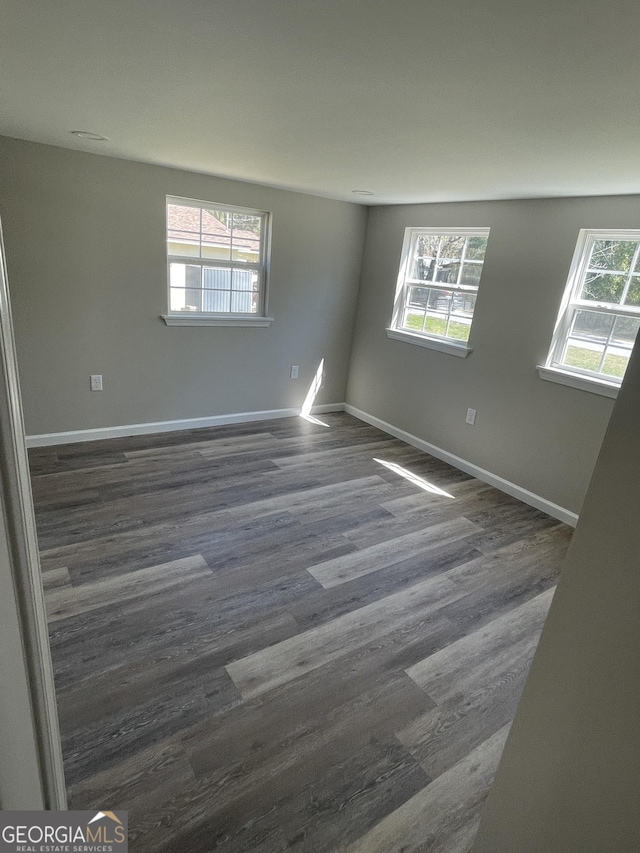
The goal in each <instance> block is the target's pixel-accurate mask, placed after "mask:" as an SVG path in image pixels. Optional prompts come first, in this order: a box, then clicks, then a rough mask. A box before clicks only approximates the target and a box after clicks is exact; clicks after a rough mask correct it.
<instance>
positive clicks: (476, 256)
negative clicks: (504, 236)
mask: <svg viewBox="0 0 640 853" xmlns="http://www.w3.org/2000/svg"><path fill="white" fill-rule="evenodd" d="M487 242H488V241H487V238H486V237H468V238H467V251H466V252H465V258H466V259H467V260H470V261H484V253H485V251H486V249H487Z"/></svg>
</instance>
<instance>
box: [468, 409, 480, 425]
mask: <svg viewBox="0 0 640 853" xmlns="http://www.w3.org/2000/svg"><path fill="white" fill-rule="evenodd" d="M477 414H478V413H477V412H476V410H475V409H467V423H468V424H470V425H471V426H473V425H474V424H475V422H476V415H477Z"/></svg>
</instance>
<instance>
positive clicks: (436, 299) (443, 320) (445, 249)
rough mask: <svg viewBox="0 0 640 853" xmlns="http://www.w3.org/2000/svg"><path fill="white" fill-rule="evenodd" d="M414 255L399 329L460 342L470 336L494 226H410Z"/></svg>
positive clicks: (404, 288) (409, 262)
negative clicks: (464, 228) (447, 230)
mask: <svg viewBox="0 0 640 853" xmlns="http://www.w3.org/2000/svg"><path fill="white" fill-rule="evenodd" d="M408 231H409V232H410V236H409V239H410V246H409V257H408V259H407V264H406V270H407V273H406V276H405V279H404V282H403V286H402V291H401V293H400V297H399V298H400V300H401V305H400V306H398V305H397V306H396V312H397V319H396V325H395V328H396V329H404V330H406V331H409V332H413V333H416V332H417V333H419V334H422V335H424V336H428V337H438V338H444V339H449V340H452V341H457V342H465V341H467V340H468V339H469V331H470V329H471V321H472V319H473V312H474V310H475V305H476V295H477V291H478V285H479V283H480V276H481V274H482V265H483V263H484V254H485V250H486V248H487V240H488V229H474V230H473V231H452V232H450V233H446V234H445V233H441V232H435V231H429V230H428V229H408Z"/></svg>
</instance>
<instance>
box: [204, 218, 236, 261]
mask: <svg viewBox="0 0 640 853" xmlns="http://www.w3.org/2000/svg"><path fill="white" fill-rule="evenodd" d="M202 257H203V258H212V259H213V258H215V259H216V260H219V261H228V260H229V259H230V258H231V214H230V213H227V212H226V211H224V210H209V209H207V208H204V209H203V211H202Z"/></svg>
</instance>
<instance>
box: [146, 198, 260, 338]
mask: <svg viewBox="0 0 640 853" xmlns="http://www.w3.org/2000/svg"><path fill="white" fill-rule="evenodd" d="M170 204H176V205H180V206H183V207H193V208H196V209H198V210H202V209H204V208H208V209H210V208H214V209H215V210H223V211H226V212H228V213H242V214H246V215H249V216H259V217H260V219H261V220H262V225H261V228H260V260H259V261H258V262H256V263H252V262H249V261H234V260H232V259H229V260H227V259H220V260H218V259H215V258H202V257H200V256H199V254H198V255H195V254H194V255H193V256H189V255H170V254H169V239H168V237H169V221H168V210H169V205H170ZM165 246H166V252H167V306H168V311H167V314H163V315H161V316H162V319H163V320H164V322H165V323H166V324H167V326H253V327H265V326H269V325H270V324H271V323H272V322H273V317H269V316H267V306H268V279H269V260H270V253H271V214H270V213H269V211H266V210H255V209H253V208H249V207H237V206H235V205H231V204H220V203H218V202H212V201H202V200H198V199H190V198H182V197H180V196H167V197H166V205H165ZM172 262H173V263H181V264H185V263H186V264H189V265H193V266H199V267H201V268H203V267H208V268H214V269H216V268H217V269H232V270H234V269H240V270H255V271H256V272H257V274H258V310H257V312H256V313H249V312H223V311H182V312H177V311H174V312H172V311H171V263H172Z"/></svg>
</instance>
